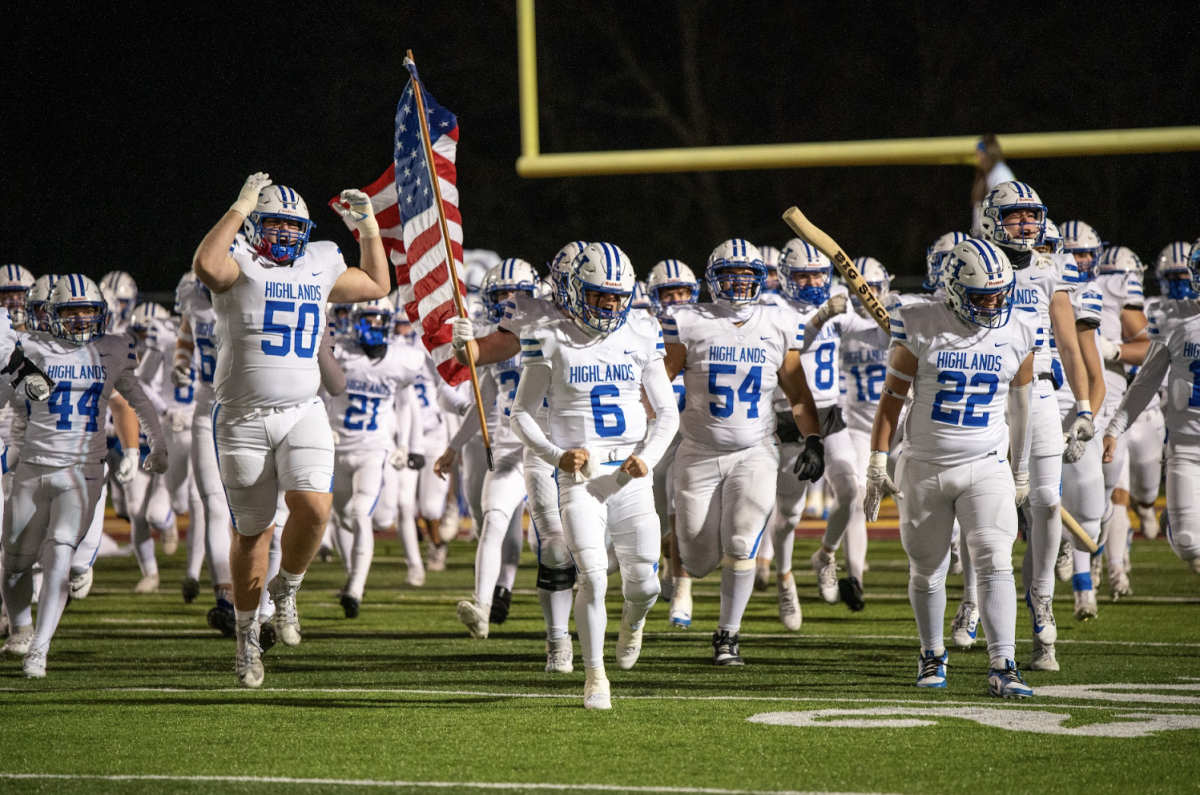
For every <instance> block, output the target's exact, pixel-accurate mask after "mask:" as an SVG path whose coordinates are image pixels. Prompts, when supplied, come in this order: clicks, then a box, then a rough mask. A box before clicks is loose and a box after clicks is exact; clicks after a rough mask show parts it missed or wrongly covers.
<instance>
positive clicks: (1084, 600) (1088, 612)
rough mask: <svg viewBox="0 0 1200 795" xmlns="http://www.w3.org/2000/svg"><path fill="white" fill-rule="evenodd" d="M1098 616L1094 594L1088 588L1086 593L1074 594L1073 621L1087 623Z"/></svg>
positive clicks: (1078, 592) (1098, 611)
mask: <svg viewBox="0 0 1200 795" xmlns="http://www.w3.org/2000/svg"><path fill="white" fill-rule="evenodd" d="M1098 615H1100V609H1099V607H1098V606H1097V604H1096V592H1095V591H1093V590H1091V589H1090V588H1089V589H1088V590H1086V591H1076V592H1075V620H1076V621H1087V620H1088V619H1089V618H1095V617H1096V616H1098Z"/></svg>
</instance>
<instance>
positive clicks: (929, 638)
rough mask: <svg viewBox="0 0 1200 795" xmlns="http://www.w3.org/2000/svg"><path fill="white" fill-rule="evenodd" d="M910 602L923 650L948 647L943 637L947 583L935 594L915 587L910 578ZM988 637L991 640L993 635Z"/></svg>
mask: <svg viewBox="0 0 1200 795" xmlns="http://www.w3.org/2000/svg"><path fill="white" fill-rule="evenodd" d="M908 601H909V602H910V603H911V604H912V609H913V616H914V617H916V619H917V634H918V635H920V636H921V648H922V649H940V648H944V647H945V645H946V642H945V638H944V637H943V632H944V625H945V623H946V585H945V582H943V583H942V585H941V587H939V588H938V589H937V590H936V591H935V592H933V593H929V592H927V591H922V590H918V589H917V588H916V587H914V586H913V581H912V579H911V578H910V579H909V581H908ZM988 637H989V638H991V635H989V636H988Z"/></svg>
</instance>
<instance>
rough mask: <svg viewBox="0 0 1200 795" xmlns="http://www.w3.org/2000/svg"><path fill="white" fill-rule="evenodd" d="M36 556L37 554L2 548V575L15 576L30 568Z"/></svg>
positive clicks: (35, 561)
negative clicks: (19, 552)
mask: <svg viewBox="0 0 1200 795" xmlns="http://www.w3.org/2000/svg"><path fill="white" fill-rule="evenodd" d="M37 558H38V556H37V554H18V553H13V552H9V551H8V550H4V552H3V553H0V560H2V561H3V562H4V576H5V577H15V576H19V575H21V574H24V573H25V572H27V571H30V570H32V569H33V566H34V564H35V563H37Z"/></svg>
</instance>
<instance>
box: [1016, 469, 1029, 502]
mask: <svg viewBox="0 0 1200 795" xmlns="http://www.w3.org/2000/svg"><path fill="white" fill-rule="evenodd" d="M1013 483H1015V484H1016V486H1017V507H1018V508H1020V507H1021V506H1022V505H1024V504H1025V500H1027V499H1029V472H1028V471H1025V472H1014V473H1013Z"/></svg>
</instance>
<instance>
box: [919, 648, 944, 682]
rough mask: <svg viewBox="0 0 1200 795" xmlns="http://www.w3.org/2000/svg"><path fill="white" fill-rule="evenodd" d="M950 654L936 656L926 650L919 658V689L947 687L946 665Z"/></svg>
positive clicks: (931, 650)
mask: <svg viewBox="0 0 1200 795" xmlns="http://www.w3.org/2000/svg"><path fill="white" fill-rule="evenodd" d="M949 658H950V653H949V652H947V651H943V652H942V653H941V654H935V653H934V651H933V649H926V650H925V651H923V652H921V653H920V654H919V655H918V656H917V687H945V686H946V665H947V660H949Z"/></svg>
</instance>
